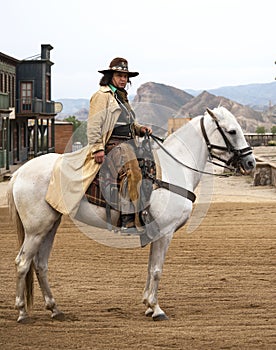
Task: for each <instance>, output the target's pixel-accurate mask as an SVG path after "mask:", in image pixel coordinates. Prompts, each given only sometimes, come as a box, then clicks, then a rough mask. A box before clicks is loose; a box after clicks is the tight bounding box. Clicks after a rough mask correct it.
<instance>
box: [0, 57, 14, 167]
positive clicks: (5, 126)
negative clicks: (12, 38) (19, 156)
mask: <svg viewBox="0 0 276 350" xmlns="http://www.w3.org/2000/svg"><path fill="white" fill-rule="evenodd" d="M18 63H19V61H18V60H17V59H15V58H13V57H10V56H8V55H5V54H3V53H1V52H0V169H3V168H9V164H10V162H11V159H10V156H11V139H10V120H11V119H15V105H16V66H17V64H18Z"/></svg>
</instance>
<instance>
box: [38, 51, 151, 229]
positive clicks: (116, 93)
mask: <svg viewBox="0 0 276 350" xmlns="http://www.w3.org/2000/svg"><path fill="white" fill-rule="evenodd" d="M99 72H100V73H102V74H103V77H102V79H101V80H100V89H99V90H98V91H97V92H96V93H94V94H93V96H92V97H91V99H90V109H89V116H88V121H87V139H88V144H87V146H85V147H83V148H82V149H80V150H78V151H75V152H72V153H64V154H62V155H61V156H60V157H59V158H58V159H57V161H56V163H55V167H54V171H53V173H52V175H51V179H50V184H49V187H48V190H47V193H46V197H45V199H46V201H47V202H48V203H49V204H50V205H51V206H52V207H53V208H55V209H56V210H57V211H59V212H60V213H62V214H65V215H70V216H72V217H74V216H75V214H76V212H77V210H78V207H79V203H80V201H81V199H82V197H83V195H84V194H85V192H86V190H87V189H88V187H89V185H90V184H91V183H92V181H93V179H94V178H95V177H96V175H97V174H98V172H99V170H100V168H101V167H102V165H103V162H104V159H105V157H106V154H107V153H109V152H110V154H112V155H115V154H116V157H115V156H112V158H113V161H114V162H115V163H116V162H117V163H119V165H120V168H121V169H118V168H117V171H118V174H119V172H120V174H122V173H124V174H125V175H126V178H127V192H128V193H127V194H128V196H129V201H126V204H125V207H124V205H123V206H122V207H121V213H122V215H121V226H122V231H125V232H133V231H134V230H136V228H137V226H138V224H139V220H138V213H137V212H138V207H139V194H140V193H139V192H140V187H139V186H140V185H141V184H140V183H141V179H142V176H141V170H140V168H139V164H138V161H137V158H136V154H135V152H134V149H133V147H132V145H133V144H132V145H131V142H134V140H135V137H136V136H143V135H145V133H149V134H151V133H152V129H151V128H150V127H148V126H144V125H140V124H138V123H137V122H136V121H135V114H134V112H133V110H132V109H131V106H130V105H129V102H128V98H127V91H126V90H125V87H126V85H127V84H128V83H130V80H129V78H131V77H135V76H137V75H138V74H139V73H138V72H130V71H129V70H128V62H127V60H126V59H124V58H119V57H117V58H114V59H113V60H112V61H111V63H110V65H109V68H108V69H106V70H101V71H99ZM114 146H115V147H114ZM111 150H112V151H111ZM114 158H116V159H114ZM130 204H131V205H132V207H133V208H132V211H131V210H129V205H130Z"/></svg>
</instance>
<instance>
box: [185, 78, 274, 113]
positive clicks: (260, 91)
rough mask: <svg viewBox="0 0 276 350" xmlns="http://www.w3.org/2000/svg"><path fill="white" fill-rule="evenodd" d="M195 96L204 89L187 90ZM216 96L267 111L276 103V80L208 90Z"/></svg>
mask: <svg viewBox="0 0 276 350" xmlns="http://www.w3.org/2000/svg"><path fill="white" fill-rule="evenodd" d="M186 91H187V92H188V93H190V94H191V95H193V96H197V95H199V94H200V93H201V92H202V90H189V89H187V90H186ZM208 92H210V93H211V94H214V95H216V96H224V97H226V98H229V99H230V100H233V101H236V102H238V103H240V104H243V105H246V106H249V107H251V108H253V109H256V110H260V111H265V110H267V109H268V108H269V106H270V105H276V81H274V82H271V83H263V84H246V85H237V86H223V87H220V88H217V89H210V90H208Z"/></svg>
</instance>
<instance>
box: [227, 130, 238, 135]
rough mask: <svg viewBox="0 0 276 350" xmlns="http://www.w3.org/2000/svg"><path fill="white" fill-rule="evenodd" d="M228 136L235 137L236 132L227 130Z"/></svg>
mask: <svg viewBox="0 0 276 350" xmlns="http://www.w3.org/2000/svg"><path fill="white" fill-rule="evenodd" d="M228 134H230V135H236V130H229V131H228Z"/></svg>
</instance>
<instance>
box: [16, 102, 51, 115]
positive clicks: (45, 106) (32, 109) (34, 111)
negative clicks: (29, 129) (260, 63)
mask: <svg viewBox="0 0 276 350" xmlns="http://www.w3.org/2000/svg"><path fill="white" fill-rule="evenodd" d="M16 112H17V114H19V115H26V116H30V115H39V114H43V115H45V114H51V115H53V114H55V102H54V101H47V102H44V101H43V100H40V99H38V98H34V99H31V98H21V99H19V100H17V101H16Z"/></svg>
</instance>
